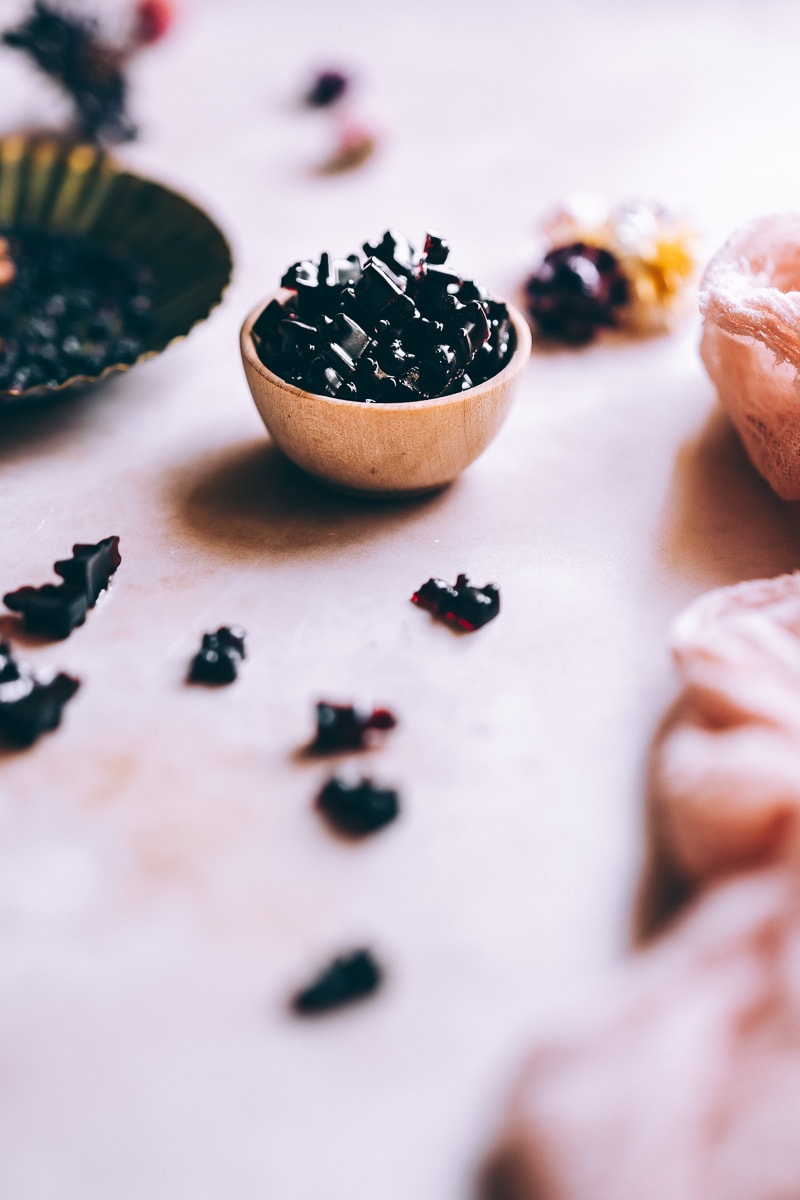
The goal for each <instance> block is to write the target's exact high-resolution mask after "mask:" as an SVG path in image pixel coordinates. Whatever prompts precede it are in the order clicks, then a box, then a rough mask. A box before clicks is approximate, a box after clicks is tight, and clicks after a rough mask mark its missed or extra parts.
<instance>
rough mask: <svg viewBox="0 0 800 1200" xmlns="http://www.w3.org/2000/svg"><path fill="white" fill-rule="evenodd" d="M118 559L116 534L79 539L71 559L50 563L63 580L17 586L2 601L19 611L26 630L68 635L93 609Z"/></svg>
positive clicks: (55, 636)
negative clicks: (83, 540) (100, 539)
mask: <svg viewBox="0 0 800 1200" xmlns="http://www.w3.org/2000/svg"><path fill="white" fill-rule="evenodd" d="M121 562H122V559H121V557H120V553H119V538H118V537H107V538H103V540H102V541H100V542H95V543H86V542H79V543H77V544H76V545H74V546H73V547H72V558H65V559H61V560H60V561H59V562H57V563H55V564H54V566H53V569H54V570H55V572H56V574H57V575H60V576H61V578H62V579H63V581H64V582H63V583H61V584H55V583H45V584H43V585H42V587H21V588H17V590H16V591H14V592H7V593H6V594H5V596H4V597H3V602H4V604H5V605H6V606H7V607H8V608H10V609H11V611H12V612H17V613H20V614H21V616H22V618H23V620H24V623H25V628H26V629H27V631H28V633H34V634H38V635H41V636H43V637H51V638H65V637H69V635H70V634H71V633H72V631H73V629H77V627H78V626H79V625H82V624H83V623H84V621H85V620H86V613H87V612H88V610H89V609H90V608H94V606H95V604H96V603H97V598H98V596H99V595H100V593H101V592H103V591H105V589H106V588H107V587H108V583H109V580H110V578H111V576H112V575H113V574H114V572H115V571H116V569H117V567H118V566H119V564H120V563H121Z"/></svg>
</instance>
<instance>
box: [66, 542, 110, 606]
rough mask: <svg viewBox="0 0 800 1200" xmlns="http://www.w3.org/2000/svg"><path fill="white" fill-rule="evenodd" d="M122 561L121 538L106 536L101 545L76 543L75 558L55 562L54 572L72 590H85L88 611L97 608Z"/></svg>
mask: <svg viewBox="0 0 800 1200" xmlns="http://www.w3.org/2000/svg"><path fill="white" fill-rule="evenodd" d="M121 562H122V557H121V555H120V552H119V538H118V537H107V538H103V539H102V541H99V542H93V543H89V542H77V543H76V544H75V545H74V546H73V547H72V558H64V559H61V561H60V562H57V563H54V564H53V570H54V571H55V573H56V575H60V576H61V578H62V579H63V580H64V583H66V584H68V585H69V587H72V588H76V589H78V590H80V591H82V592H83V593H84V594H85V596H86V601H87V604H88V605H89V608H94V606H95V604H96V603H97V598H98V596H99V595H100V593H101V592H104V591H105V590H106V588H107V587H108V585H109V582H110V580H111V576H112V575H113V574H114V572H115V571H116V570H117V568H118V567H119V565H120V563H121Z"/></svg>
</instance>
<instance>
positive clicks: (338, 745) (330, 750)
mask: <svg viewBox="0 0 800 1200" xmlns="http://www.w3.org/2000/svg"><path fill="white" fill-rule="evenodd" d="M396 724H397V720H396V718H395V716H394V714H393V713H391V712H390V711H389V709H387V708H375V709H373V710H372V712H366V711H364V710H363V709H360V708H356V707H355V706H354V705H352V704H329V703H328V702H327V701H324V700H322V701H320V702H319V703H318V704H317V732H316V736H315V738H314V741H313V742H312V743H311V749H312V750H313V751H314V752H315V753H316V754H335V753H337V752H339V751H342V750H363V749H365V748H366V746H367V745H368V744H369V738H370V734H372V733H373V732H376V731H378V732H384V731H386V730H389V729H394V727H395V725H396Z"/></svg>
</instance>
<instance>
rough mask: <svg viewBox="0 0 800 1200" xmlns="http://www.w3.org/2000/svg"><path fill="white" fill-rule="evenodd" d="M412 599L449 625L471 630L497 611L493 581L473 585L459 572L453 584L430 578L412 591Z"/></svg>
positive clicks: (498, 600) (414, 602)
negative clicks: (484, 584)
mask: <svg viewBox="0 0 800 1200" xmlns="http://www.w3.org/2000/svg"><path fill="white" fill-rule="evenodd" d="M411 602H412V604H416V605H417V607H418V608H424V609H425V611H426V612H429V613H431V615H432V616H434V617H437V618H438V619H439V620H440V621H444V623H445V624H446V625H449V626H450V627H451V628H452V629H459V630H462V631H464V632H467V633H471V632H473V631H474V630H476V629H480V628H481V626H482V625H486V624H487V623H488V622H489V621H491V620H493V618H494V617H496V616H497V614H498V613H499V612H500V590H499V588H498V587H497V585H496V584H494V583H487V584H486V586H485V587H482V588H478V587H473V586H472V585H471V584H470V582H469V579H468V578H467V576H466V575H459V576H458V578H457V579H456V582H455V584H454V585H451V584H449V583H445V581H444V580H443V579H429V580H428V582H427V583H424V584H423V585H422V587H420V588H418V590H417V591H416V592H414V595H413V596H412V597H411Z"/></svg>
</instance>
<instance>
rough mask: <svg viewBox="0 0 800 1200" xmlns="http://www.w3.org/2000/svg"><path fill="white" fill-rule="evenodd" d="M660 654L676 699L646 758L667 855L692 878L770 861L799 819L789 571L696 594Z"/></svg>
mask: <svg viewBox="0 0 800 1200" xmlns="http://www.w3.org/2000/svg"><path fill="white" fill-rule="evenodd" d="M671 645H672V651H673V654H674V656H675V660H676V663H677V666H678V670H679V673H680V677H681V681H682V684H683V692H682V695H681V699H680V702H679V704H678V706H677V708H676V710H675V712H674V713H673V714H672V716H671V718H670V720H669V722H668V724H667V727H666V729H665V732H664V736H663V738H662V740H661V743H660V745H659V747H658V750H657V753H656V756H655V784H656V790H657V804H658V819H659V828H660V831H661V833H662V834H663V837H664V841H665V844H666V848H667V851H668V853H669V855H670V856H671V857H672V859H673V861H674V863H675V864H676V866H677V867H678V868H679V870H680V871H681V872H682V873H683V874H685V875H687V876H689V877H691V878H692V879H695V880H702V879H704V878H705V877H707V876H710V875H712V874H714V873H717V872H720V871H724V870H731V869H732V868H736V867H741V866H744V865H753V864H755V863H758V862H759V861H761V862H763V861H765V860H767V859H774V858H777V857H779V856H781V855H782V854H783V853H784V852H785V850H786V848H787V845H790V844H791V841H792V835H793V834H796V829H797V815H798V809H800V699H798V691H799V690H800V688H799V686H798V685H800V573H795V574H793V575H782V576H780V577H778V578H777V579H756V580H753V581H751V582H748V583H740V584H736V585H735V586H734V587H728V588H720V589H718V590H717V591H713V592H710V593H708V595H705V596H702V597H701V598H700V599H699V600H697V601H695V602H694V604H692V605H690V606H689V608H688V609H687V610H686V611H685V612H683V613H681V614H680V616H679V617H678V618H677V620H676V622H675V624H674V626H673V629H672V635H671Z"/></svg>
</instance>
